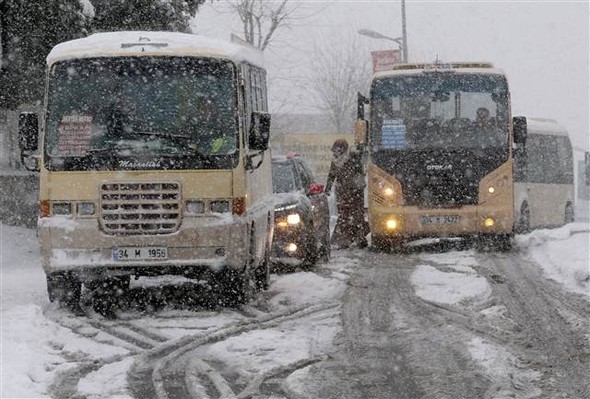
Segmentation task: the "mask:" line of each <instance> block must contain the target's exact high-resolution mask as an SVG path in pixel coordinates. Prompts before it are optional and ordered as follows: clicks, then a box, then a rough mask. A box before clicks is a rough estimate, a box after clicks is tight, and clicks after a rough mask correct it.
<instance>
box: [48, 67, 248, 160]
mask: <svg viewBox="0 0 590 399" xmlns="http://www.w3.org/2000/svg"><path fill="white" fill-rule="evenodd" d="M234 76H235V71H234V66H233V64H232V63H230V62H228V61H223V60H215V59H207V58H182V57H141V58H139V57H137V58H117V59H110V58H99V59H82V60H74V61H67V62H60V63H58V64H56V65H54V66H53V68H52V69H51V72H50V88H49V96H48V120H47V133H46V139H45V152H46V155H47V157H46V158H47V164H48V165H47V166H48V167H49V168H50V169H64V170H81V169H95V168H96V169H100V168H103V167H105V166H106V165H107V164H108V167H109V168H113V169H117V168H119V167H121V168H128V167H126V166H125V165H127V166H128V165H133V164H141V165H144V166H143V168H144V167H145V165H159V166H155V167H156V168H159V167H163V164H166V166H165V167H167V168H172V169H188V168H202V167H209V168H211V167H213V168H215V167H228V164H232V160H237V158H238V157H237V154H236V153H237V148H238V129H237V126H238V125H237V117H236V96H235V90H236V89H235V83H234V82H235V77H234Z"/></svg>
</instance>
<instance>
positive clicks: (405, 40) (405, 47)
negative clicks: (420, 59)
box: [402, 0, 408, 63]
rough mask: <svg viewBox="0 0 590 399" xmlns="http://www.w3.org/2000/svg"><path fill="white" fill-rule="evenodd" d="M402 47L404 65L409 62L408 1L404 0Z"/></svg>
mask: <svg viewBox="0 0 590 399" xmlns="http://www.w3.org/2000/svg"><path fill="white" fill-rule="evenodd" d="M402 47H403V50H404V58H403V60H404V63H407V62H408V36H407V35H406V0H402Z"/></svg>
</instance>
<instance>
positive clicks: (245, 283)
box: [213, 268, 253, 308]
mask: <svg viewBox="0 0 590 399" xmlns="http://www.w3.org/2000/svg"><path fill="white" fill-rule="evenodd" d="M252 283H253V281H252V279H251V278H250V273H249V272H248V271H244V272H241V271H239V270H235V269H232V268H225V269H224V270H222V271H221V272H219V273H217V274H216V275H215V277H214V282H213V289H214V291H215V293H216V294H217V298H218V303H219V305H221V306H226V307H232V308H233V307H238V306H239V305H243V304H245V303H248V301H249V300H250V297H251V295H252Z"/></svg>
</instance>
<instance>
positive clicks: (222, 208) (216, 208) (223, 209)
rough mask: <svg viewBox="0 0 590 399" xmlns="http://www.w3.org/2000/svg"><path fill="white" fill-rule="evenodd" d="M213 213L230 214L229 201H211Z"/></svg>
mask: <svg viewBox="0 0 590 399" xmlns="http://www.w3.org/2000/svg"><path fill="white" fill-rule="evenodd" d="M210 206H211V212H213V213H229V211H230V207H229V201H227V200H217V201H211V205H210Z"/></svg>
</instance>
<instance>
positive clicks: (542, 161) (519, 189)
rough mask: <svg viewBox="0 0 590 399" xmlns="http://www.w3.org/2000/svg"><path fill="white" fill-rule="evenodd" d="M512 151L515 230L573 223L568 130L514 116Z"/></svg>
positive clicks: (571, 156) (572, 193) (548, 120)
mask: <svg viewBox="0 0 590 399" xmlns="http://www.w3.org/2000/svg"><path fill="white" fill-rule="evenodd" d="M514 133H515V136H521V137H522V138H523V140H522V141H521V143H520V144H519V145H518V146H516V148H515V151H514V200H515V206H514V211H515V215H514V218H515V229H516V231H517V232H518V233H526V232H528V231H530V230H532V229H536V228H544V227H556V226H561V225H563V224H566V223H571V222H573V221H574V198H575V189H574V157H573V150H572V144H571V142H570V139H569V135H568V133H567V130H566V129H565V128H564V127H563V126H561V125H560V124H559V123H557V121H555V120H553V119H546V118H530V117H524V116H517V117H515V118H514Z"/></svg>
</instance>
